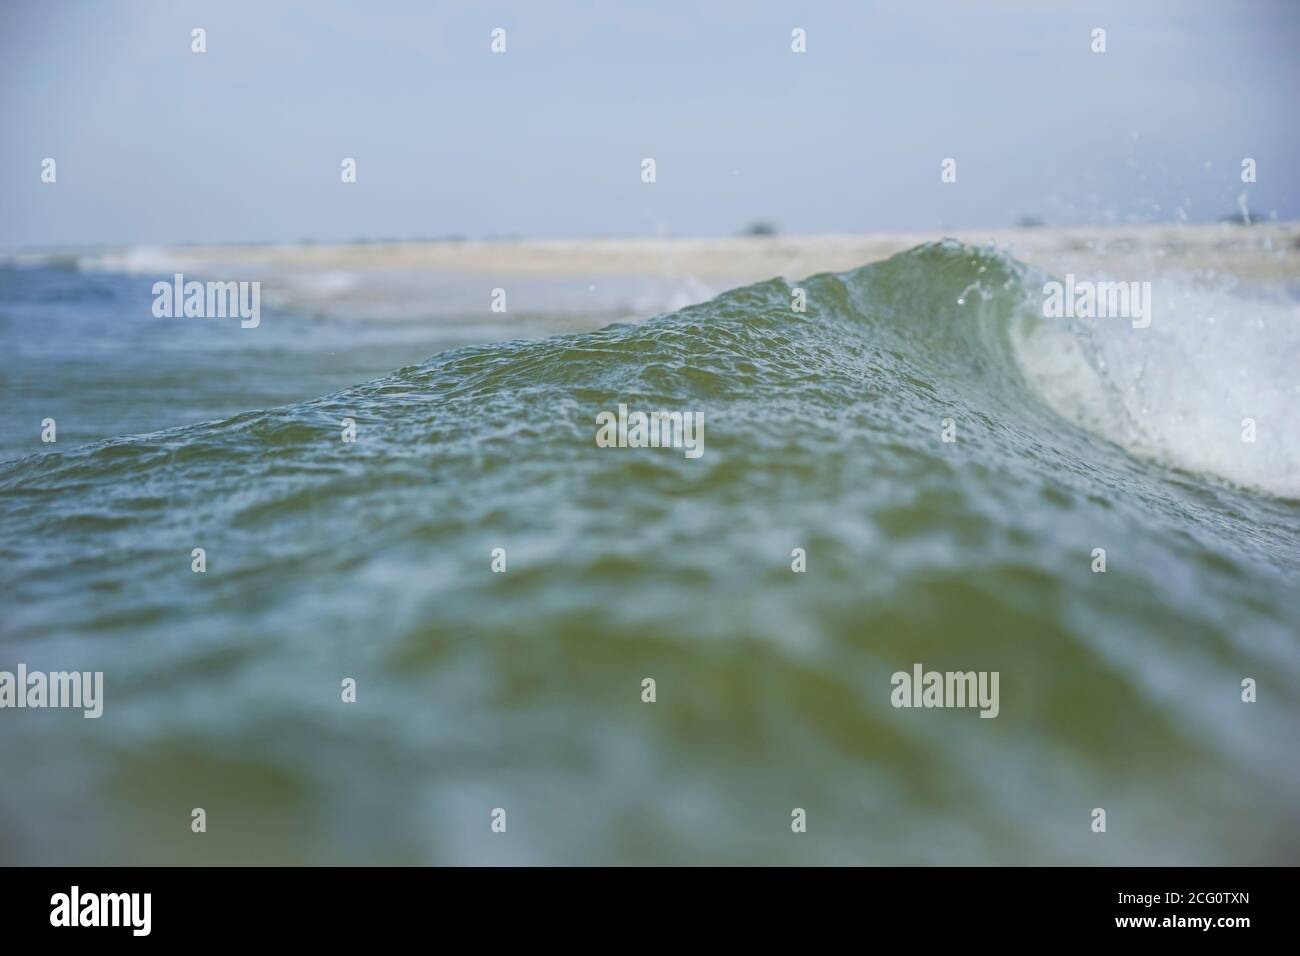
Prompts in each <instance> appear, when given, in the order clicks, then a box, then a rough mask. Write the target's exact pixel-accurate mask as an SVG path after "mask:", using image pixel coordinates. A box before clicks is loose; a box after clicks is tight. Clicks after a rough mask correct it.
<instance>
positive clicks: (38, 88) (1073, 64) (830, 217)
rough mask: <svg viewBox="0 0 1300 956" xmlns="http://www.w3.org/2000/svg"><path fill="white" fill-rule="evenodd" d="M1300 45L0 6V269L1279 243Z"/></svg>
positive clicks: (1160, 12) (1091, 17)
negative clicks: (1247, 165) (47, 173)
mask: <svg viewBox="0 0 1300 956" xmlns="http://www.w3.org/2000/svg"><path fill="white" fill-rule="evenodd" d="M195 26H202V27H204V28H206V29H207V32H208V52H207V53H206V54H202V55H198V54H193V53H191V52H190V30H191V28H192V27H195ZM496 26H501V27H504V28H506V30H507V31H508V43H509V50H508V52H507V53H506V54H505V55H493V54H492V53H491V52H490V51H489V40H490V36H489V34H490V31H491V30H492V28H493V27H496ZM796 26H799V27H803V28H804V29H806V30H807V34H808V52H807V53H806V54H803V55H796V54H793V53H791V52H790V31H791V29H792V28H793V27H796ZM1097 26H1100V27H1104V28H1105V29H1106V30H1107V42H1108V51H1107V52H1106V53H1105V54H1094V53H1092V52H1090V50H1089V32H1090V30H1091V29H1092V28H1093V27H1097ZM1298 42H1300V3H1296V2H1293V0H1277V2H1268V0H1258V2H1252V0H1235V2H1230V0H1219V2H1141V3H1139V2H1133V0H1125V2H1118V3H1108V4H1098V3H1089V4H1083V3H1079V4H1074V3H1067V2H1060V3H1051V2H1049V0H1037V2H1033V0H1023V2H1008V0H985V2H982V3H976V2H932V0H914V2H908V3H868V2H862V0H856V2H854V0H846V2H831V0H827V2H817V0H808V2H801V3H784V2H764V0H734V2H730V0H707V2H705V0H691V2H675V0H661V2H653V3H652V2H641V0H622V2H618V0H604V2H594V0H593V2H578V0H569V2H566V0H548V2H545V3H542V2H491V0H483V2H472V3H471V2H460V0H457V2H451V0H447V2H438V0H420V2H386V0H370V2H364V3H362V2H355V3H343V2H293V3H290V2H276V0H252V2H245V0H233V2H232V0H220V2H204V0H192V2H190V0H166V2H164V0H131V2H128V0H106V2H88V0H87V2H74V0H5V2H4V3H3V4H2V5H0V120H2V123H3V126H2V129H3V135H2V136H0V245H3V246H4V247H8V248H12V247H16V246H33V245H50V244H54V245H77V244H90V243H163V242H172V241H187V240H194V241H210V240H262V239H265V240H297V239H304V238H308V239H316V240H348V239H353V238H384V237H399V238H414V237H428V236H443V235H463V236H468V237H486V236H504V235H522V236H529V237H544V236H562V237H578V236H638V235H649V234H654V233H655V232H657V231H663V232H665V233H667V234H673V235H719V234H723V235H725V234H730V233H734V232H737V231H739V230H740V229H742V228H743V227H744V226H745V225H746V224H747V223H748V222H750V221H751V220H754V219H766V220H770V221H772V222H774V223H776V224H777V225H778V226H779V227H780V228H781V230H782V231H783V232H792V233H811V232H852V231H873V230H887V229H909V230H919V231H941V230H943V229H954V228H976V227H985V226H988V227H994V226H1003V225H1008V224H1010V223H1012V222H1013V221H1014V220H1015V219H1016V218H1017V217H1019V216H1020V215H1026V214H1028V215H1036V216H1039V217H1041V218H1043V219H1045V220H1047V221H1048V222H1050V223H1054V224H1075V223H1094V222H1105V221H1109V220H1111V219H1117V220H1120V221H1128V220H1139V221H1173V220H1174V219H1175V217H1176V214H1177V213H1176V210H1177V208H1178V207H1179V206H1180V205H1181V206H1183V208H1184V210H1185V212H1186V214H1187V216H1188V217H1189V218H1190V219H1191V220H1193V221H1205V220H1212V219H1215V218H1217V217H1219V216H1221V215H1224V214H1227V213H1231V212H1232V211H1234V209H1235V208H1236V197H1237V195H1238V193H1240V192H1242V191H1243V190H1246V191H1247V192H1248V194H1249V202H1250V206H1251V208H1252V210H1253V211H1254V212H1256V213H1259V214H1263V215H1267V214H1268V213H1269V212H1270V211H1276V213H1277V215H1278V216H1279V217H1280V218H1296V217H1298V216H1300V202H1298V201H1297V191H1296V187H1295V176H1296V171H1297V169H1300V162H1298V161H1300V133H1298V132H1297V129H1296V122H1295V118H1296V115H1297V110H1296V96H1297V91H1300V55H1297V53H1296V50H1297V43H1298ZM46 156H51V157H54V158H55V159H56V160H57V162H58V183H57V184H55V185H53V186H51V185H46V184H42V183H41V182H40V163H41V160H42V158H43V157H46ZM345 156H352V157H355V158H356V159H357V161H358V164H359V182H358V183H357V184H356V185H343V184H342V183H340V181H339V163H340V160H341V159H342V158H343V157H345ZM644 156H653V157H655V159H656V161H657V163H658V182H657V183H655V184H654V185H653V186H646V185H644V184H642V183H641V182H640V176H639V174H640V161H641V159H642V157H644ZM947 156H952V157H955V158H956V159H957V161H958V181H957V183H956V184H953V185H944V184H942V183H940V181H939V164H940V161H941V160H942V159H943V158H944V157H947ZM1243 156H1251V157H1253V158H1255V159H1256V160H1257V162H1258V170H1259V172H1258V176H1259V180H1258V182H1257V183H1255V184H1253V185H1250V186H1243V185H1242V183H1241V181H1240V176H1239V164H1240V162H1241V158H1242V157H1243Z"/></svg>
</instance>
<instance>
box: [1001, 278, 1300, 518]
mask: <svg viewBox="0 0 1300 956" xmlns="http://www.w3.org/2000/svg"><path fill="white" fill-rule="evenodd" d="M1153 285H1154V290H1153V295H1154V320H1153V321H1152V324H1151V326H1150V327H1149V328H1139V329H1135V328H1132V327H1131V326H1130V324H1129V323H1127V322H1113V321H1106V320H1096V321H1076V322H1073V323H1069V324H1067V323H1065V322H1061V321H1056V320H1050V319H1045V320H1041V321H1040V322H1036V323H1032V324H1027V325H1024V326H1021V327H1019V328H1017V330H1016V331H1015V332H1014V333H1013V335H1012V342H1013V346H1014V349H1015V354H1016V357H1017V360H1018V362H1019V363H1020V366H1021V368H1022V369H1023V370H1024V372H1025V375H1026V377H1027V378H1028V379H1029V382H1030V384H1031V386H1032V387H1034V388H1035V389H1036V390H1037V392H1038V394H1040V395H1041V396H1042V397H1043V399H1044V400H1045V401H1046V402H1047V403H1048V405H1049V406H1050V407H1051V408H1053V409H1054V410H1055V411H1056V412H1057V413H1058V414H1060V415H1061V416H1063V417H1064V418H1066V419H1068V420H1070V421H1072V422H1074V423H1076V424H1078V425H1080V426H1082V427H1085V428H1087V429H1089V430H1091V431H1094V432H1096V433H1097V434H1100V435H1102V436H1103V437H1105V438H1106V439H1108V440H1110V441H1113V442H1115V443H1116V444H1118V445H1120V446H1122V447H1123V448H1125V449H1127V450H1129V451H1131V452H1133V453H1135V454H1138V455H1141V456H1143V457H1147V458H1151V459H1154V460H1157V461H1160V462H1163V463H1165V464H1167V465H1170V466H1173V467H1177V468H1182V469H1185V470H1188V471H1194V472H1201V473H1206V474H1210V475H1216V476H1218V477H1220V478H1222V479H1225V480H1227V481H1229V482H1232V483H1233V484H1237V485H1241V486H1244V487H1249V488H1255V489H1260V490H1263V491H1267V492H1269V493H1271V494H1275V495H1279V496H1282V497H1287V498H1300V428H1298V427H1297V422H1296V409H1297V405H1300V303H1297V301H1296V300H1295V299H1294V298H1292V297H1289V296H1288V295H1287V292H1286V290H1285V288H1283V287H1282V286H1280V285H1276V284H1274V285H1269V286H1256V287H1241V286H1236V287H1234V285H1235V284H1234V283H1233V282H1231V281H1220V282H1218V283H1217V284H1216V285H1214V286H1213V287H1209V288H1207V287H1206V284H1205V283H1204V282H1197V281H1192V280H1189V279H1178V278H1172V277H1166V278H1163V279H1158V280H1157V281H1156V282H1154V284H1153ZM1247 419H1249V420H1251V421H1253V422H1254V430H1255V440H1254V441H1253V442H1250V441H1246V440H1244V438H1243V435H1244V434H1245V433H1247V431H1248V429H1249V424H1248V423H1246V420H1247Z"/></svg>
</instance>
